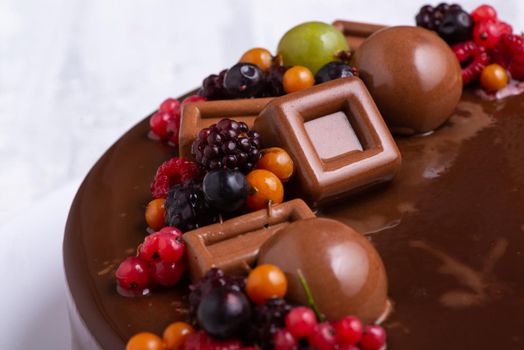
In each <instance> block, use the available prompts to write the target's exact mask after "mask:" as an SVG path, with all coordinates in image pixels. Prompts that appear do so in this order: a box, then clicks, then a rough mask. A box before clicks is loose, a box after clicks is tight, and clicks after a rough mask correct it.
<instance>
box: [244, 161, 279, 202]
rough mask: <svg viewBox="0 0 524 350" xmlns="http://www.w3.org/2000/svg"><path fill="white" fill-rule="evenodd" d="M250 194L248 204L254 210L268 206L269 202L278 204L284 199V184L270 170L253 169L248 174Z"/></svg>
mask: <svg viewBox="0 0 524 350" xmlns="http://www.w3.org/2000/svg"><path fill="white" fill-rule="evenodd" d="M246 180H247V183H248V195H247V200H246V204H247V206H248V207H249V208H251V209H253V210H259V209H263V208H266V207H267V205H268V203H273V204H278V203H282V201H283V200H284V186H283V185H282V182H281V181H280V179H279V178H278V177H277V176H276V175H275V174H273V173H272V172H270V171H268V170H263V169H257V170H253V171H252V172H250V173H249V174H248V175H247V176H246Z"/></svg>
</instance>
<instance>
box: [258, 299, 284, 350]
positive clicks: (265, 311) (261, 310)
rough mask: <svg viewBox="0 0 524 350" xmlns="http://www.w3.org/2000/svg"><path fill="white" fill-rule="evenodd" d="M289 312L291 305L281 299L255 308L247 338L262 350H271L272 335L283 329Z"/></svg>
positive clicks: (269, 301) (271, 300) (272, 300)
mask: <svg viewBox="0 0 524 350" xmlns="http://www.w3.org/2000/svg"><path fill="white" fill-rule="evenodd" d="M290 310H291V305H289V304H288V303H287V302H286V301H285V300H284V299H281V298H274V299H270V300H268V301H267V302H266V303H265V304H263V305H257V306H255V307H254V308H253V317H252V319H251V327H250V329H249V338H250V339H252V340H253V341H255V343H256V344H258V345H259V346H260V347H261V348H262V349H264V350H270V349H273V340H274V335H275V333H276V332H277V330H279V329H282V328H284V327H285V318H286V315H287V314H288V313H289V311H290Z"/></svg>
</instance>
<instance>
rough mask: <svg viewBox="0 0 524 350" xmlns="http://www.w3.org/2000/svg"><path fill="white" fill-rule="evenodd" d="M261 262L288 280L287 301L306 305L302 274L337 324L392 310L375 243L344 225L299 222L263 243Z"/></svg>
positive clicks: (374, 317)
mask: <svg viewBox="0 0 524 350" xmlns="http://www.w3.org/2000/svg"><path fill="white" fill-rule="evenodd" d="M258 263H259V264H274V265H276V266H278V267H280V268H281V269H282V270H283V271H284V273H285V274H286V276H287V278H288V291H287V294H286V298H288V299H289V300H290V301H292V302H294V303H297V304H302V305H307V304H308V302H307V297H306V294H305V292H304V289H303V287H302V286H301V284H300V281H299V279H298V275H297V271H298V270H300V271H302V274H303V275H304V276H305V279H306V281H307V282H308V285H309V287H310V289H311V292H312V294H313V297H314V299H315V301H316V303H317V305H318V307H319V309H320V311H321V312H322V313H324V314H325V315H326V317H327V319H328V320H330V321H333V320H337V319H340V318H342V317H344V316H347V315H356V316H358V317H360V318H361V319H362V321H363V322H365V323H370V322H373V321H375V320H377V319H379V318H380V317H382V316H384V314H385V313H386V312H387V310H388V309H389V303H388V299H387V277H386V272H385V270H384V265H383V264H382V260H381V258H380V256H379V254H378V252H377V251H376V250H375V248H374V247H373V245H371V243H370V242H369V241H368V240H367V239H366V238H365V237H364V236H363V235H362V234H360V233H358V232H357V231H355V230H354V229H352V228H351V227H348V226H346V225H344V224H342V223H341V222H339V221H336V220H331V219H324V218H312V219H306V220H299V221H296V222H294V223H292V224H290V225H288V226H286V227H285V228H283V229H282V230H281V231H279V232H278V233H277V234H275V235H274V236H273V237H271V238H270V239H269V240H268V241H266V242H265V243H264V245H263V246H262V247H261V249H260V253H259V257H258Z"/></svg>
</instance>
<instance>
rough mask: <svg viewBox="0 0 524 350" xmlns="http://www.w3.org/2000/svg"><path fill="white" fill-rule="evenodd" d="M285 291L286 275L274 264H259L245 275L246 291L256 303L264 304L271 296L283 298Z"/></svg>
mask: <svg viewBox="0 0 524 350" xmlns="http://www.w3.org/2000/svg"><path fill="white" fill-rule="evenodd" d="M286 292H287V278H286V275H285V274H284V272H282V270H281V269H279V268H278V267H277V266H275V265H271V264H264V265H259V266H257V267H256V268H255V269H253V270H251V272H250V273H249V276H247V280H246V293H247V295H248V296H249V298H250V299H251V300H253V302H255V303H256V304H265V303H266V301H268V300H269V299H271V298H283V297H284V296H285V295H286Z"/></svg>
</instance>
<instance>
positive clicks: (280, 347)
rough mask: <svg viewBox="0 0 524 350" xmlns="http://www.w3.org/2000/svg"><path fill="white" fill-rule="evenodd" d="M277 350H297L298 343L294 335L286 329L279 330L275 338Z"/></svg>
mask: <svg viewBox="0 0 524 350" xmlns="http://www.w3.org/2000/svg"><path fill="white" fill-rule="evenodd" d="M273 343H274V349H275V350H295V349H297V348H298V342H297V340H296V339H295V337H293V335H292V334H291V333H290V332H289V331H288V330H286V329H279V330H278V331H276V333H275V335H274V336H273Z"/></svg>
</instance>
